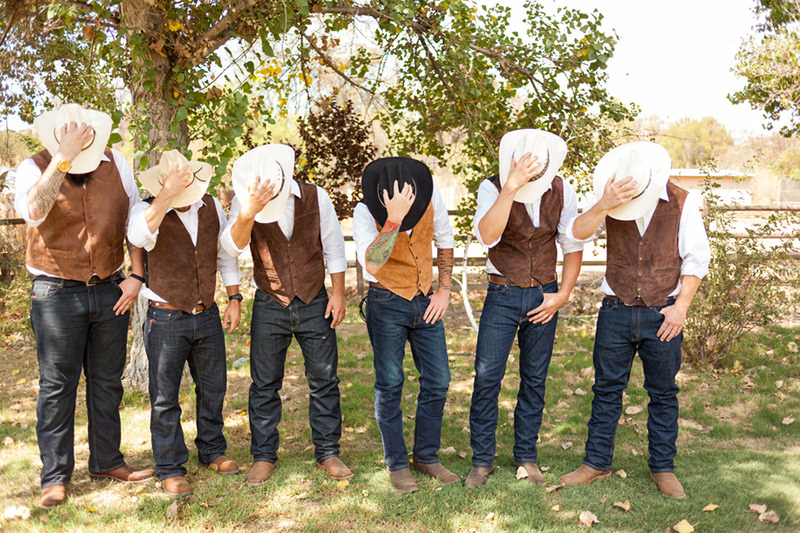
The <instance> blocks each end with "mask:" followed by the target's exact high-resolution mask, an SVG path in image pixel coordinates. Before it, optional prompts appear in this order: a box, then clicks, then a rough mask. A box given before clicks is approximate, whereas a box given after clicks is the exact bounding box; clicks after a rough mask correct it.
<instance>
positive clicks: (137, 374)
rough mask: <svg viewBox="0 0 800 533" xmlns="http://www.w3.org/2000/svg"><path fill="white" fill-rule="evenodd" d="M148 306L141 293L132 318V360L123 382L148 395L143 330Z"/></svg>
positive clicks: (126, 368) (127, 367) (124, 374)
mask: <svg viewBox="0 0 800 533" xmlns="http://www.w3.org/2000/svg"><path fill="white" fill-rule="evenodd" d="M147 305H148V304H147V298H145V297H144V296H142V293H141V292H140V293H139V298H138V299H137V300H136V304H134V306H133V313H132V316H131V326H132V328H131V329H133V342H132V343H131V358H130V361H129V362H128V364H127V366H126V367H125V371H124V372H123V373H122V380H123V382H124V383H125V386H126V387H129V388H133V389H136V390H138V391H139V392H143V393H147V391H148V384H149V379H148V367H147V354H146V353H145V351H144V332H143V330H142V323H143V322H144V319H145V316H146V314H147Z"/></svg>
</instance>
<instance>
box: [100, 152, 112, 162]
mask: <svg viewBox="0 0 800 533" xmlns="http://www.w3.org/2000/svg"><path fill="white" fill-rule="evenodd" d="M100 161H111V160H110V159H109V158H108V156H107V155H106V154H105V152H103V154H102V155H101V156H100Z"/></svg>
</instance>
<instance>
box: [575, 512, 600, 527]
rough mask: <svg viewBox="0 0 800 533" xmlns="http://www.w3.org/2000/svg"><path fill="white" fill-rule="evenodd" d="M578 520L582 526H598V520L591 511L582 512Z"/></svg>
mask: <svg viewBox="0 0 800 533" xmlns="http://www.w3.org/2000/svg"><path fill="white" fill-rule="evenodd" d="M578 520H579V521H580V523H581V524H583V525H584V526H588V527H592V524H599V523H600V520H598V519H597V515H596V514H594V513H593V512H591V511H583V512H582V513H581V514H580V516H579V517H578Z"/></svg>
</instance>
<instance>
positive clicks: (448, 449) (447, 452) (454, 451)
mask: <svg viewBox="0 0 800 533" xmlns="http://www.w3.org/2000/svg"><path fill="white" fill-rule="evenodd" d="M439 453H442V454H444V455H449V454H452V453H456V449H455V448H453V447H452V446H448V447H447V448H445V449H443V450H439Z"/></svg>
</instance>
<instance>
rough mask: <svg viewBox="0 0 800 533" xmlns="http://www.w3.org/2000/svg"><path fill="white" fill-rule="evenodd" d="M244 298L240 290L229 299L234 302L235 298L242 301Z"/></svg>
mask: <svg viewBox="0 0 800 533" xmlns="http://www.w3.org/2000/svg"><path fill="white" fill-rule="evenodd" d="M243 299H244V298H242V295H241V294H239V293H238V292H237V293H236V294H231V295H230V296H228V301H229V302H232V301H233V300H236V301H238V302H241V301H242V300H243Z"/></svg>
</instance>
